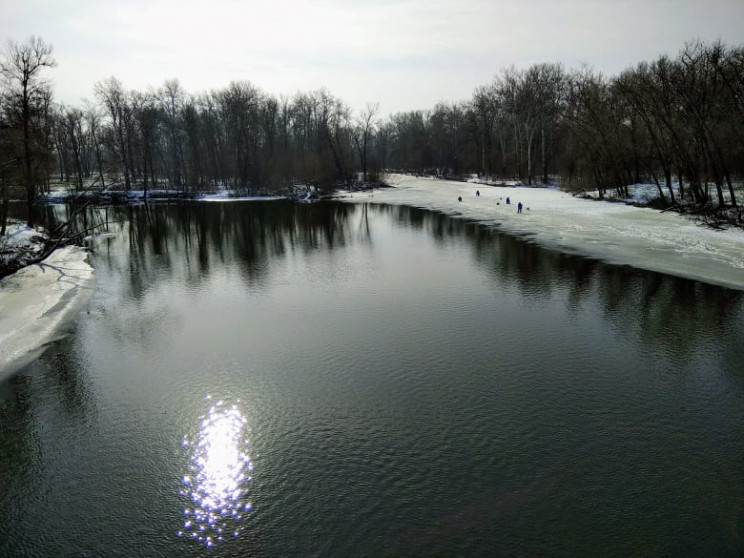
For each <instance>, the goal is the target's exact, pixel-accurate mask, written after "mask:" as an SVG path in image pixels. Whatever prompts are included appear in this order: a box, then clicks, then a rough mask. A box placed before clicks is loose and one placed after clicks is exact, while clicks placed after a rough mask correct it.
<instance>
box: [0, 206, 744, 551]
mask: <svg viewBox="0 0 744 558" xmlns="http://www.w3.org/2000/svg"><path fill="white" fill-rule="evenodd" d="M88 218H89V219H91V220H92V221H93V220H101V219H104V218H105V219H107V220H108V222H109V227H108V228H109V231H110V233H109V234H108V235H107V236H105V237H103V238H102V239H100V240H98V241H97V243H96V244H95V246H94V253H93V255H92V256H91V263H92V265H93V266H94V268H95V276H96V279H95V288H94V291H93V294H92V295H91V297H90V298H89V299H88V301H87V302H86V304H85V306H84V307H83V309H82V311H81V312H80V314H79V316H78V317H77V318H76V319H75V321H74V322H73V323H72V324H70V326H69V330H68V332H67V333H68V335H67V336H66V337H64V338H62V339H60V340H58V341H56V342H55V343H53V344H52V345H50V347H49V348H48V350H47V351H46V352H45V353H44V354H43V355H42V357H41V358H39V359H38V360H36V361H35V362H33V363H32V364H30V365H28V366H26V367H25V368H23V369H22V370H20V371H19V372H18V373H17V374H15V375H14V376H12V377H11V378H9V379H7V380H5V381H4V382H2V383H1V384H0V432H2V439H0V517H2V526H0V555H1V556H400V555H425V556H433V555H441V556H454V555H472V556H499V555H509V556H631V555H634V556H639V555H666V556H672V555H673V556H680V555H691V556H701V555H707V556H713V555H715V556H725V555H732V556H733V555H740V554H741V553H742V552H743V551H744V443H743V442H742V440H744V343H742V339H743V338H742V332H744V304H743V303H742V293H741V292H738V291H732V290H727V289H724V288H718V287H711V286H706V285H703V284H700V283H695V282H691V281H687V280H684V279H676V278H671V277H668V276H664V275H659V274H655V273H652V272H638V271H635V270H632V269H629V268H625V267H613V266H609V265H605V264H602V263H599V262H596V261H592V260H588V259H582V258H579V257H575V256H567V255H562V254H560V253H557V252H551V251H548V250H546V249H543V248H539V247H537V246H534V245H531V244H529V243H526V242H524V241H522V240H519V239H516V238H514V237H510V236H507V235H504V234H501V233H499V232H497V231H494V230H490V229H489V228H487V227H485V226H482V225H475V224H472V223H468V222H467V221H465V220H461V219H453V218H449V217H446V216H443V215H440V214H436V213H432V212H426V211H421V210H415V209H410V208H406V207H392V206H385V205H371V204H366V205H363V204H360V205H350V204H343V203H334V202H328V203H317V204H308V205H305V204H293V203H290V202H284V201H273V202H250V203H214V204H195V205H187V206H168V205H160V206H158V205H155V206H150V207H144V206H143V207H136V208H122V209H109V210H108V212H107V214H106V215H105V217H104V215H103V213H102V212H101V211H98V212H97V213H95V214H91V215H90V216H89V217H88Z"/></svg>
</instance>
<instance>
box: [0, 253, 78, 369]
mask: <svg viewBox="0 0 744 558" xmlns="http://www.w3.org/2000/svg"><path fill="white" fill-rule="evenodd" d="M88 255H89V252H88V250H86V249H85V248H82V247H79V246H66V247H64V248H59V249H57V250H55V251H54V252H52V254H51V255H50V256H49V257H48V258H47V259H46V260H45V261H43V262H41V263H38V264H32V265H30V266H27V267H24V268H22V269H20V270H18V271H17V272H15V273H14V274H12V275H9V276H8V277H5V278H4V279H2V280H0V381H3V380H5V379H6V378H8V377H10V376H12V375H13V373H14V372H15V371H17V370H18V369H19V368H20V367H22V366H24V365H25V364H27V363H29V362H31V361H32V360H33V359H34V358H36V357H38V355H40V354H41V353H42V352H43V351H44V350H45V349H46V347H47V346H48V345H49V343H51V342H53V341H54V340H56V339H58V338H59V337H60V333H61V330H62V328H63V327H64V326H65V325H66V324H68V323H69V322H70V320H71V319H73V318H74V316H75V314H76V311H77V310H78V309H79V308H80V306H81V305H82V303H83V302H84V301H85V300H86V299H87V297H88V295H89V294H90V283H91V281H92V279H93V267H92V266H91V265H90V263H89V261H88Z"/></svg>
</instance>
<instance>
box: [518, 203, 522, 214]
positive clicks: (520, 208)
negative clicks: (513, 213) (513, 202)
mask: <svg viewBox="0 0 744 558" xmlns="http://www.w3.org/2000/svg"><path fill="white" fill-rule="evenodd" d="M517 213H522V202H519V203H518V204H517Z"/></svg>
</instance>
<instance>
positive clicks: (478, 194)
mask: <svg viewBox="0 0 744 558" xmlns="http://www.w3.org/2000/svg"><path fill="white" fill-rule="evenodd" d="M475 197H477V198H479V197H480V190H476V191H475Z"/></svg>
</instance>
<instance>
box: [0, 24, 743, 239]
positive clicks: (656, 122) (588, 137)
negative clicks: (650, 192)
mask: <svg viewBox="0 0 744 558" xmlns="http://www.w3.org/2000/svg"><path fill="white" fill-rule="evenodd" d="M0 61H1V62H0V63H1V64H2V65H1V66H0V70H1V73H2V92H1V95H0V198H1V199H2V209H1V210H0V225H2V228H3V229H4V225H5V222H6V218H7V211H8V203H9V200H14V199H15V200H18V199H23V200H25V201H26V203H27V204H28V207H29V209H31V208H33V207H34V206H35V205H36V203H37V200H38V199H39V196H40V195H43V194H44V193H45V192H48V191H49V189H50V187H51V186H52V185H53V184H54V185H56V184H58V183H61V184H63V185H66V186H67V187H68V188H69V189H70V191H71V192H73V193H75V192H83V191H101V190H102V189H106V190H107V191H129V190H141V191H143V192H144V196H145V198H146V197H147V195H148V192H152V191H153V190H158V191H169V192H172V193H173V194H174V195H183V196H192V195H195V194H198V193H205V192H211V191H214V190H216V189H223V188H229V189H231V190H233V191H236V192H240V193H251V194H256V195H262V194H276V193H279V194H286V193H289V192H291V191H292V189H293V188H294V187H296V186H299V185H302V186H306V185H311V186H315V187H317V188H318V189H320V190H329V189H332V188H336V187H350V186H352V185H355V184H366V185H369V184H378V183H380V182H381V181H384V173H386V172H391V171H396V172H410V173H417V174H427V175H434V176H440V177H447V178H455V179H456V178H461V177H465V176H468V175H472V174H478V175H479V176H480V177H483V178H486V177H488V178H489V179H491V180H499V179H510V180H520V181H522V182H523V183H525V184H541V183H558V184H560V186H561V187H562V188H564V189H567V190H571V191H582V190H585V189H590V190H597V191H598V193H599V196H600V197H602V196H604V195H606V194H608V193H612V194H616V195H618V196H623V195H624V194H627V189H628V186H629V185H632V184H636V183H639V182H645V183H651V184H656V186H657V194H658V198H657V201H656V203H658V206H659V207H669V206H672V205H675V204H679V203H680V202H682V201H684V202H686V203H687V204H692V205H697V206H700V207H718V208H722V207H728V208H738V206H737V203H739V202H741V199H740V198H741V195H738V194H739V192H740V190H737V187H740V186H738V184H739V183H740V181H741V179H742V176H744V47H742V46H730V45H726V44H723V43H720V42H716V43H702V42H693V43H688V44H685V45H684V46H683V47H682V48H681V50H680V51H679V53H678V54H677V55H676V56H674V57H669V56H660V57H659V58H657V59H656V60H652V61H643V62H639V63H638V64H637V65H636V66H635V67H632V68H628V69H626V70H625V71H623V72H622V73H621V74H620V75H616V76H605V75H602V74H601V73H598V72H596V71H593V70H592V69H591V68H588V67H582V68H564V67H563V66H562V65H561V64H560V63H541V64H535V65H533V66H531V67H529V68H526V69H518V68H515V67H509V68H505V69H503V70H502V71H501V72H499V73H498V74H497V75H496V76H495V77H494V78H493V80H492V81H491V82H490V83H487V84H484V85H482V86H481V87H478V88H477V89H476V90H475V91H473V93H472V97H471V98H470V99H468V100H464V101H456V102H452V101H443V102H440V103H438V104H436V105H435V106H434V107H429V108H426V109H422V110H416V111H410V112H402V113H397V114H392V115H389V116H386V115H384V114H383V112H382V109H381V107H379V105H377V104H374V103H369V104H368V105H367V106H366V108H364V109H362V110H361V111H358V112H355V111H352V109H351V108H350V107H349V106H347V105H346V104H345V103H344V101H343V100H342V99H339V98H337V97H335V96H334V95H333V94H332V93H331V92H330V91H327V90H325V89H320V90H317V91H309V92H297V93H294V94H289V95H280V96H275V95H272V94H268V93H265V92H263V91H261V89H260V88H258V87H256V86H255V85H253V84H252V83H251V82H249V81H245V80H238V81H234V82H232V83H231V84H230V85H229V86H227V87H225V88H222V89H213V90H210V91H203V92H187V91H184V89H183V88H182V87H181V85H180V84H179V81H178V80H177V79H171V80H167V81H166V82H165V83H164V84H163V85H162V86H160V87H159V88H156V89H155V88H153V89H149V90H147V91H135V90H129V89H128V88H127V87H126V84H123V83H121V82H120V81H119V80H118V79H116V78H115V77H111V78H108V79H106V80H104V81H101V82H98V83H97V84H95V87H94V91H92V92H91V94H92V96H91V99H92V100H91V101H86V102H84V103H82V104H81V105H80V106H67V105H64V104H61V103H57V102H55V99H54V91H53V87H52V86H51V81H50V80H51V79H52V78H53V72H54V67H55V66H56V61H55V58H54V52H53V47H52V45H50V44H48V43H46V42H45V41H44V40H43V39H41V38H38V37H31V38H29V39H28V40H26V41H25V42H13V41H11V42H9V43H8V45H7V47H6V48H5V50H4V52H3V54H2V57H1V58H0ZM29 213H31V212H29ZM733 214H734V215H738V220H741V212H740V211H736V212H734V213H733ZM3 232H4V231H0V234H1V233H3Z"/></svg>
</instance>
